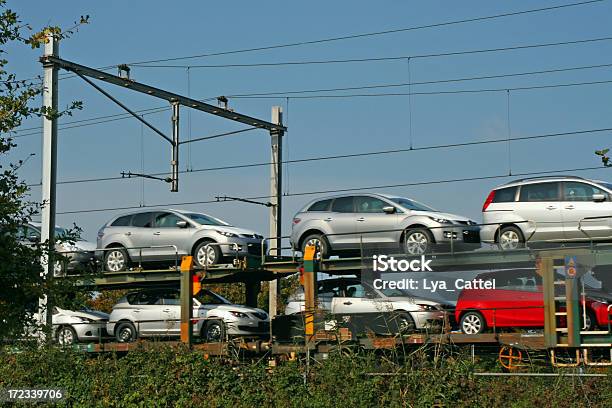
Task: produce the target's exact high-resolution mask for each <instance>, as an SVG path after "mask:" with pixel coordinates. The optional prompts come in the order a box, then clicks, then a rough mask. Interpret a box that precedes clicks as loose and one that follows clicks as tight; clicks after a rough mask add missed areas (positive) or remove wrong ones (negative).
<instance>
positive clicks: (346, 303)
mask: <svg viewBox="0 0 612 408" xmlns="http://www.w3.org/2000/svg"><path fill="white" fill-rule="evenodd" d="M344 304H345V305H347V306H348V305H352V304H353V302H344Z"/></svg>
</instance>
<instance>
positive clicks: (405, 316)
mask: <svg viewBox="0 0 612 408" xmlns="http://www.w3.org/2000/svg"><path fill="white" fill-rule="evenodd" d="M395 322H396V324H397V328H398V332H399V333H400V334H406V333H412V332H414V331H415V330H416V324H415V323H414V319H413V318H412V316H411V315H410V313H406V312H403V313H398V314H397V315H396V316H395Z"/></svg>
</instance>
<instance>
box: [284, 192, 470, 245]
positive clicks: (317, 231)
mask: <svg viewBox="0 0 612 408" xmlns="http://www.w3.org/2000/svg"><path fill="white" fill-rule="evenodd" d="M479 231H480V229H479V228H478V227H477V226H476V222H474V221H472V220H470V219H468V218H466V217H462V216H460V215H455V214H449V213H443V212H439V211H436V210H434V209H433V208H431V207H428V206H426V205H425V204H421V203H419V202H418V201H415V200H411V199H409V198H403V197H397V196H392V195H384V194H358V195H342V196H334V197H328V198H323V199H318V200H315V201H312V202H310V203H308V204H307V205H306V206H305V207H304V208H303V209H302V210H300V212H298V213H297V214H296V215H295V217H294V218H293V225H292V231H291V243H292V246H293V247H294V248H296V249H297V250H300V251H302V252H304V248H305V247H306V245H307V244H310V245H315V246H318V247H319V248H320V252H319V254H320V255H322V256H326V255H330V254H332V253H333V252H337V251H343V250H355V249H359V248H360V246H361V245H362V244H365V245H367V244H391V245H394V244H398V245H400V246H401V247H402V248H403V249H404V251H405V252H406V253H407V254H409V255H422V254H424V253H426V252H429V251H431V250H432V248H433V246H434V244H435V245H440V246H444V247H446V245H447V244H450V242H451V240H453V241H454V242H453V246H454V248H456V249H461V248H464V249H466V248H467V247H469V248H474V247H476V246H478V247H479V246H480V234H479Z"/></svg>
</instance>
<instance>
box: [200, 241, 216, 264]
mask: <svg viewBox="0 0 612 408" xmlns="http://www.w3.org/2000/svg"><path fill="white" fill-rule="evenodd" d="M196 258H197V260H198V263H199V264H200V265H201V266H206V265H212V264H214V263H215V262H216V261H217V253H216V252H215V248H213V247H212V246H210V245H208V246H203V247H202V248H200V249H199V250H198V254H197V255H196Z"/></svg>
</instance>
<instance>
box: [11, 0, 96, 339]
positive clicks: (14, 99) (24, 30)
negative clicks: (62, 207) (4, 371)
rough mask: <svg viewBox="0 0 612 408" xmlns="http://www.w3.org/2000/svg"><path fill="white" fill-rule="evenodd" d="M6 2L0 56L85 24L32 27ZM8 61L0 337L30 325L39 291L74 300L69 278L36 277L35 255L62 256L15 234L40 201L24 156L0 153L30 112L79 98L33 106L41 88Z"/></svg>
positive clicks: (77, 105) (38, 265)
mask: <svg viewBox="0 0 612 408" xmlns="http://www.w3.org/2000/svg"><path fill="white" fill-rule="evenodd" d="M5 4H6V2H5V1H4V0H0V11H1V12H0V56H5V55H7V51H6V49H7V48H8V47H9V46H15V45H19V44H22V45H29V46H31V47H32V48H38V47H40V46H41V45H42V44H43V43H44V42H45V41H47V37H46V36H47V35H48V34H49V33H52V34H53V35H56V36H57V37H59V38H66V37H68V36H70V35H71V34H72V33H74V32H75V31H76V29H77V28H78V26H79V25H80V24H83V23H86V22H87V18H85V17H83V18H82V19H81V20H82V21H80V22H79V23H78V24H76V25H75V27H73V28H72V29H70V30H68V31H62V30H60V29H59V28H58V27H47V28H45V29H43V30H41V31H38V32H33V31H32V29H31V27H29V26H28V25H27V24H24V23H22V21H21V20H19V17H18V16H17V14H16V13H15V12H13V11H11V10H9V9H6V8H5ZM7 65H8V60H7V59H6V58H0V158H2V159H3V160H2V162H0V163H2V164H0V259H1V260H2V262H0V316H1V318H0V340H5V339H7V338H10V339H15V338H19V337H21V336H23V335H24V333H26V332H27V330H26V328H31V327H33V326H34V325H35V324H36V321H35V320H34V319H33V315H32V313H31V312H32V310H33V309H35V308H36V305H37V303H36V302H37V299H38V298H39V297H41V296H42V294H43V293H49V292H53V293H54V295H55V296H56V298H57V299H58V300H62V301H65V302H67V303H69V304H71V305H74V304H75V303H79V302H76V299H77V298H78V297H75V296H74V295H72V294H70V295H68V294H69V293H70V292H72V291H73V289H74V282H73V281H72V280H70V279H65V280H57V281H56V280H52V281H51V282H49V281H48V280H45V279H44V277H43V276H42V274H41V272H42V267H41V258H42V257H43V255H44V256H48V257H49V258H48V259H52V260H53V259H55V260H60V261H61V260H62V259H63V258H62V257H61V256H60V255H58V254H56V253H55V248H51V249H50V248H49V247H48V243H46V242H43V243H36V244H28V245H24V244H22V243H21V242H20V241H19V240H18V239H17V234H18V231H19V230H20V229H21V228H22V226H23V225H25V224H27V222H28V221H30V220H31V218H32V216H33V215H35V214H37V213H38V211H39V210H40V208H41V204H40V203H37V202H35V201H32V200H31V199H30V196H29V189H28V187H27V185H26V184H25V183H24V182H23V181H20V179H19V170H20V168H21V167H22V165H23V164H24V163H25V160H19V161H17V162H16V163H8V164H6V163H5V160H4V157H5V156H7V155H8V154H9V152H10V151H11V149H13V148H14V147H15V146H16V145H15V143H14V142H13V139H12V137H11V136H12V132H13V130H14V129H16V128H17V127H19V126H20V125H21V124H22V123H23V121H24V120H25V119H27V118H30V117H40V116H47V117H48V116H54V117H59V116H63V115H70V114H71V113H72V112H73V111H74V110H78V109H81V108H82V104H81V103H80V102H78V101H77V102H73V103H71V104H70V105H69V106H67V107H66V109H65V110H63V111H60V112H51V109H49V108H47V107H44V106H43V107H39V106H35V105H34V102H35V100H36V97H37V96H39V95H40V93H41V92H42V88H41V85H40V84H34V83H31V82H28V81H24V80H18V79H17V77H16V75H15V74H14V73H10V72H8V71H7V70H6V67H7ZM78 233H79V231H78V229H77V230H73V231H70V232H69V233H68V234H67V235H66V236H65V237H63V239H64V240H66V241H69V242H70V241H74V240H75V239H77V238H78Z"/></svg>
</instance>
